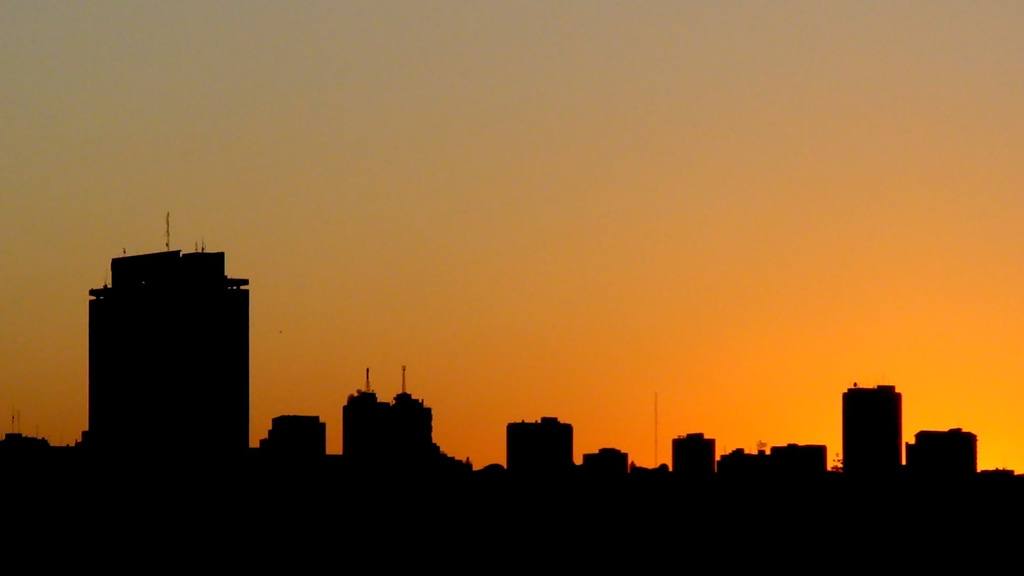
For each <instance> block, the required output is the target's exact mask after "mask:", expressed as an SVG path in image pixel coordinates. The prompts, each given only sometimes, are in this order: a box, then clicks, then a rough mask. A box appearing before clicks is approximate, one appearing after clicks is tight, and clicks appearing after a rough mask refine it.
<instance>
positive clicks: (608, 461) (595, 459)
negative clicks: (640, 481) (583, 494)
mask: <svg viewBox="0 0 1024 576" xmlns="http://www.w3.org/2000/svg"><path fill="white" fill-rule="evenodd" d="M582 469H583V473H584V474H585V475H586V476H587V477H588V478H592V479H599V480H617V479H622V478H625V477H626V475H627V474H628V473H629V454H627V453H625V452H623V451H621V450H616V449H615V448H601V449H600V450H598V451H597V452H593V453H590V454H584V455H583V466H582Z"/></svg>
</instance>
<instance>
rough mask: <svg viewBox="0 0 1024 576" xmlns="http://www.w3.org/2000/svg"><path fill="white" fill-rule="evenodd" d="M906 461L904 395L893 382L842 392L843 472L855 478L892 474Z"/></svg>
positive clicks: (897, 471) (888, 475) (855, 386)
mask: <svg viewBox="0 0 1024 576" xmlns="http://www.w3.org/2000/svg"><path fill="white" fill-rule="evenodd" d="M902 462H903V396H902V395H901V394H900V393H899V392H897V391H896V388H895V387H894V386H878V387H876V388H860V387H858V386H857V385H856V384H854V385H853V387H852V388H850V389H848V390H847V391H846V392H844V393H843V472H844V474H847V475H849V476H850V477H855V478H879V477H891V476H894V475H896V474H898V473H899V471H900V466H901V465H902Z"/></svg>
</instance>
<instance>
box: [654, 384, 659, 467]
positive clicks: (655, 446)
mask: <svg viewBox="0 0 1024 576" xmlns="http://www.w3.org/2000/svg"><path fill="white" fill-rule="evenodd" d="M654 467H655V468H657V467H658V393H657V392H655V393H654Z"/></svg>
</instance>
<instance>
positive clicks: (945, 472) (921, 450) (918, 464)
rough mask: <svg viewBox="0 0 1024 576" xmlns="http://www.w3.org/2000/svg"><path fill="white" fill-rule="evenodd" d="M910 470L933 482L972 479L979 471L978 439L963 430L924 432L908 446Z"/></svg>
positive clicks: (916, 476) (908, 468)
mask: <svg viewBox="0 0 1024 576" xmlns="http://www.w3.org/2000/svg"><path fill="white" fill-rule="evenodd" d="M907 470H908V472H909V473H910V474H911V476H913V477H915V478H923V479H930V480H963V479H966V478H970V477H972V476H974V475H975V474H976V473H977V471H978V437H977V436H975V435H974V434H973V433H971V432H964V431H963V430H962V429H960V428H953V429H951V430H946V431H939V430H922V431H920V432H918V433H917V434H915V435H914V442H913V443H910V442H908V443H907Z"/></svg>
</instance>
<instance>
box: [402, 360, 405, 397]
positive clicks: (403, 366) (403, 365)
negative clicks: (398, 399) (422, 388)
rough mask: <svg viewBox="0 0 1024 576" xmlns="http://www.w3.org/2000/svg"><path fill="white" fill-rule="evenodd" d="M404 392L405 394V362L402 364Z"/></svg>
mask: <svg viewBox="0 0 1024 576" xmlns="http://www.w3.org/2000/svg"><path fill="white" fill-rule="evenodd" d="M402 394H405V364H402Z"/></svg>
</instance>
